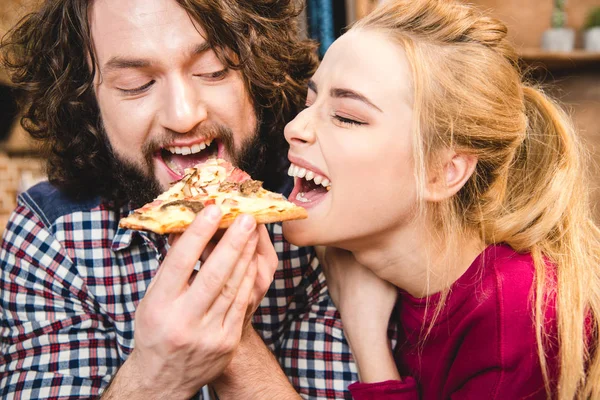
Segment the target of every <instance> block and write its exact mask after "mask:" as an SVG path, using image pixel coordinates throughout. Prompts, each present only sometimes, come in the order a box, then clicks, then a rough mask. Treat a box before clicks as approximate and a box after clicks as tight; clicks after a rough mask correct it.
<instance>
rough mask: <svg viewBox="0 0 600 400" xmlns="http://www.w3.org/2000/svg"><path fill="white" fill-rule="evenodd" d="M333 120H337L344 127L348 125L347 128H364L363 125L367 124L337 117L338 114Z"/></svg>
mask: <svg viewBox="0 0 600 400" xmlns="http://www.w3.org/2000/svg"><path fill="white" fill-rule="evenodd" d="M333 118H334V119H336V120H337V121H338V122H340V123H341V124H342V125H347V126H362V125H366V123H365V122H360V121H356V120H354V119H350V118H346V117H342V116H341V115H337V114H334V115H333Z"/></svg>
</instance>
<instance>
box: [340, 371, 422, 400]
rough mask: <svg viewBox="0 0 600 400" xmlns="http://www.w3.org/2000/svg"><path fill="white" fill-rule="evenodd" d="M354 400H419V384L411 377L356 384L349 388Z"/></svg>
mask: <svg viewBox="0 0 600 400" xmlns="http://www.w3.org/2000/svg"><path fill="white" fill-rule="evenodd" d="M348 389H349V390H350V393H351V394H352V397H353V398H354V400H417V399H419V392H418V390H417V383H416V382H415V380H414V379H413V378H411V377H406V378H405V379H404V380H402V381H394V380H390V381H383V382H376V383H362V382H355V383H353V384H352V385H350V386H349V387H348Z"/></svg>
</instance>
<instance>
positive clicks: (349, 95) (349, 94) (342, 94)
mask: <svg viewBox="0 0 600 400" xmlns="http://www.w3.org/2000/svg"><path fill="white" fill-rule="evenodd" d="M308 88H309V89H310V90H312V91H313V92H315V93H317V94H318V93H319V92H318V90H317V84H316V83H315V81H313V80H312V79H310V80H309V81H308ZM329 95H330V96H331V97H335V98H345V99H353V100H358V101H361V102H363V103H365V104H366V105H368V106H369V107H372V108H374V109H376V110H377V111H379V112H383V111H381V108H379V107H377V106H376V105H375V104H374V103H373V102H372V101H371V100H369V99H368V98H367V97H366V96H365V95H363V94H360V93H358V92H356V91H354V90H350V89H343V88H332V89H331V90H330V91H329Z"/></svg>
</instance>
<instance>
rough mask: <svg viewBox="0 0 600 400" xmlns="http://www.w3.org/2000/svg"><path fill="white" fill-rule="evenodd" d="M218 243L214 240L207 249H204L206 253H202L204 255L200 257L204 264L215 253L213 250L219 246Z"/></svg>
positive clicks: (207, 245) (208, 244)
mask: <svg viewBox="0 0 600 400" xmlns="http://www.w3.org/2000/svg"><path fill="white" fill-rule="evenodd" d="M217 243H218V242H216V241H215V240H214V238H213V240H211V241H210V242H208V243H207V244H206V247H205V248H204V251H203V252H202V255H201V256H200V261H202V262H204V261H206V260H208V257H209V256H210V253H212V252H213V250H214V249H215V247H216V246H217Z"/></svg>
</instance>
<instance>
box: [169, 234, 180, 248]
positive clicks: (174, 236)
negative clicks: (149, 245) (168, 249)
mask: <svg viewBox="0 0 600 400" xmlns="http://www.w3.org/2000/svg"><path fill="white" fill-rule="evenodd" d="M180 237H181V234H180V233H172V234H170V235H169V239H168V240H167V242H168V243H169V246H174V245H175V243H177V240H179V238H180Z"/></svg>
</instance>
